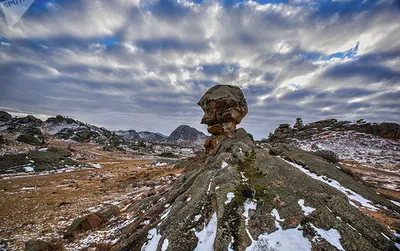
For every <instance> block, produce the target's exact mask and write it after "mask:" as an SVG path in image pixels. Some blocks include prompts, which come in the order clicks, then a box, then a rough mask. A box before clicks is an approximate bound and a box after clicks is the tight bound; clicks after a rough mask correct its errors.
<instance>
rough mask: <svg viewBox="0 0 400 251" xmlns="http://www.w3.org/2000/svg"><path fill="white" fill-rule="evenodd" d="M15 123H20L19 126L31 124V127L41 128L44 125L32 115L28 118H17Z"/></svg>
mask: <svg viewBox="0 0 400 251" xmlns="http://www.w3.org/2000/svg"><path fill="white" fill-rule="evenodd" d="M15 122H16V123H19V124H29V125H31V126H41V125H42V124H43V121H42V120H40V119H38V118H36V117H35V116H32V115H28V116H26V117H22V118H16V119H15Z"/></svg>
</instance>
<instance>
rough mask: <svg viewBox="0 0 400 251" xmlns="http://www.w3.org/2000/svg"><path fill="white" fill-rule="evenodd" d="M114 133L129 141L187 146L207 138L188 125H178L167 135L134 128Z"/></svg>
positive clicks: (199, 143) (202, 141) (201, 143)
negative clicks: (139, 130) (138, 130)
mask: <svg viewBox="0 0 400 251" xmlns="http://www.w3.org/2000/svg"><path fill="white" fill-rule="evenodd" d="M115 133H116V134H118V135H120V136H122V137H124V138H126V139H127V140H130V141H143V142H152V143H167V144H172V145H180V146H189V147H198V146H203V144H204V141H205V140H206V138H207V136H206V135H205V134H204V133H202V132H200V131H198V130H197V129H195V128H193V127H190V126H188V125H180V126H178V127H177V128H176V129H175V130H174V131H172V133H171V134H170V135H169V136H165V135H163V134H161V133H154V132H148V131H142V132H136V131H135V130H128V131H123V130H119V131H116V132H115Z"/></svg>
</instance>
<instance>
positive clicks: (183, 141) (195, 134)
mask: <svg viewBox="0 0 400 251" xmlns="http://www.w3.org/2000/svg"><path fill="white" fill-rule="evenodd" d="M206 138H207V136H206V135H205V134H204V133H202V132H199V131H198V130H197V129H195V128H193V127H190V126H188V125H180V126H178V127H177V128H176V129H175V130H174V131H173V132H172V133H171V134H170V135H169V137H168V139H167V143H170V144H178V145H184V146H202V145H203V144H204V141H205V140H206Z"/></svg>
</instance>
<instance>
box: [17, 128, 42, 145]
mask: <svg viewBox="0 0 400 251" xmlns="http://www.w3.org/2000/svg"><path fill="white" fill-rule="evenodd" d="M17 141H19V142H22V143H26V144H30V145H39V146H40V145H43V144H44V137H43V135H42V131H41V130H40V129H39V128H37V127H28V128H26V129H24V130H23V132H22V134H21V135H19V136H18V138H17Z"/></svg>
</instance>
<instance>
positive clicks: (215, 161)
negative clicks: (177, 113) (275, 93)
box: [112, 87, 400, 251]
mask: <svg viewBox="0 0 400 251" xmlns="http://www.w3.org/2000/svg"><path fill="white" fill-rule="evenodd" d="M232 88H233V89H236V88H234V87H232ZM236 90H237V89H236ZM239 91H240V89H239ZM235 92H236V91H235ZM222 94H224V97H225V98H227V99H229V98H230V97H232V92H229V91H227V92H223V93H222ZM242 95H243V94H242ZM203 98H204V97H203ZM203 98H202V100H203V102H205V103H207V102H209V101H207V98H204V99H203ZM229 108H230V109H231V108H232V107H231V106H229ZM206 110H207V117H209V116H210V115H211V117H212V116H215V117H217V116H219V115H217V114H224V113H225V112H226V110H225V108H224V106H219V107H217V108H215V110H214V112H215V113H216V114H211V112H210V110H208V109H206ZM241 111H244V110H241ZM243 116H244V115H243ZM239 117H242V116H239ZM242 118H243V117H242ZM240 119H241V118H240ZM211 121H212V120H211ZM222 121H224V120H222ZM229 121H230V122H229ZM203 122H207V123H209V122H208V120H203ZM225 122H226V123H232V122H234V121H232V120H231V119H229V120H228V122H227V121H225ZM225 122H222V124H221V126H220V125H219V126H218V127H219V128H224V124H223V123H225ZM210 125H211V126H212V125H213V124H212V122H211V123H210ZM231 125H232V124H231ZM232 128H233V126H232V127H231V126H229V127H228V129H227V130H226V131H225V129H223V133H225V132H226V133H227V134H229V136H228V135H226V136H225V137H224V138H222V139H219V140H218V142H217V143H216V144H215V146H212V145H211V144H207V143H206V149H207V152H208V154H206V155H203V156H199V157H197V158H192V159H189V160H187V161H183V162H180V163H178V164H176V167H179V168H185V174H184V175H183V176H182V177H181V178H180V179H179V180H178V181H176V182H175V184H174V186H173V188H172V189H170V190H169V191H166V192H165V193H161V194H157V195H154V196H151V197H148V198H147V199H144V200H141V201H138V202H137V203H133V204H131V205H129V206H128V207H127V209H126V210H127V211H129V212H130V213H131V214H132V217H134V219H135V220H134V221H133V222H132V223H131V224H130V225H129V226H128V227H127V228H126V229H125V230H124V233H123V235H122V236H121V238H120V239H119V241H118V242H117V243H116V245H115V246H114V247H113V248H112V249H113V250H170V251H171V250H291V249H293V250H295V249H297V250H299V249H301V250H377V249H378V250H397V248H396V245H398V244H396V242H398V241H399V240H398V238H397V237H396V234H397V232H396V231H399V230H400V229H399V227H398V226H399V225H398V223H399V222H398V218H399V212H400V208H399V207H398V206H396V205H395V204H394V203H392V202H390V201H389V200H387V199H386V198H384V197H382V196H380V195H379V194H377V193H376V192H375V191H374V190H372V189H371V188H369V187H367V186H365V185H364V184H362V183H360V182H358V181H356V180H354V179H353V178H352V177H351V176H349V175H347V174H346V173H345V172H343V171H342V170H341V169H339V168H338V166H337V164H333V163H330V162H328V161H326V160H325V159H323V158H321V157H318V156H316V155H314V154H313V153H310V152H306V151H303V150H301V149H299V148H297V147H295V146H291V145H286V144H277V145H275V146H270V145H260V146H258V147H257V146H256V144H255V143H254V141H253V139H252V137H251V135H249V134H248V133H247V132H246V131H245V130H244V129H242V128H241V129H237V130H231V129H232ZM223 133H222V134H221V133H219V134H217V135H224V134H223ZM217 135H213V136H211V139H212V140H215V139H216V137H215V136H217ZM210 146H212V148H210ZM381 214H382V215H385V217H387V218H390V219H392V221H389V223H388V222H386V226H385V225H384V224H382V222H379V221H377V219H375V218H373V215H374V216H376V215H381Z"/></svg>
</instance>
